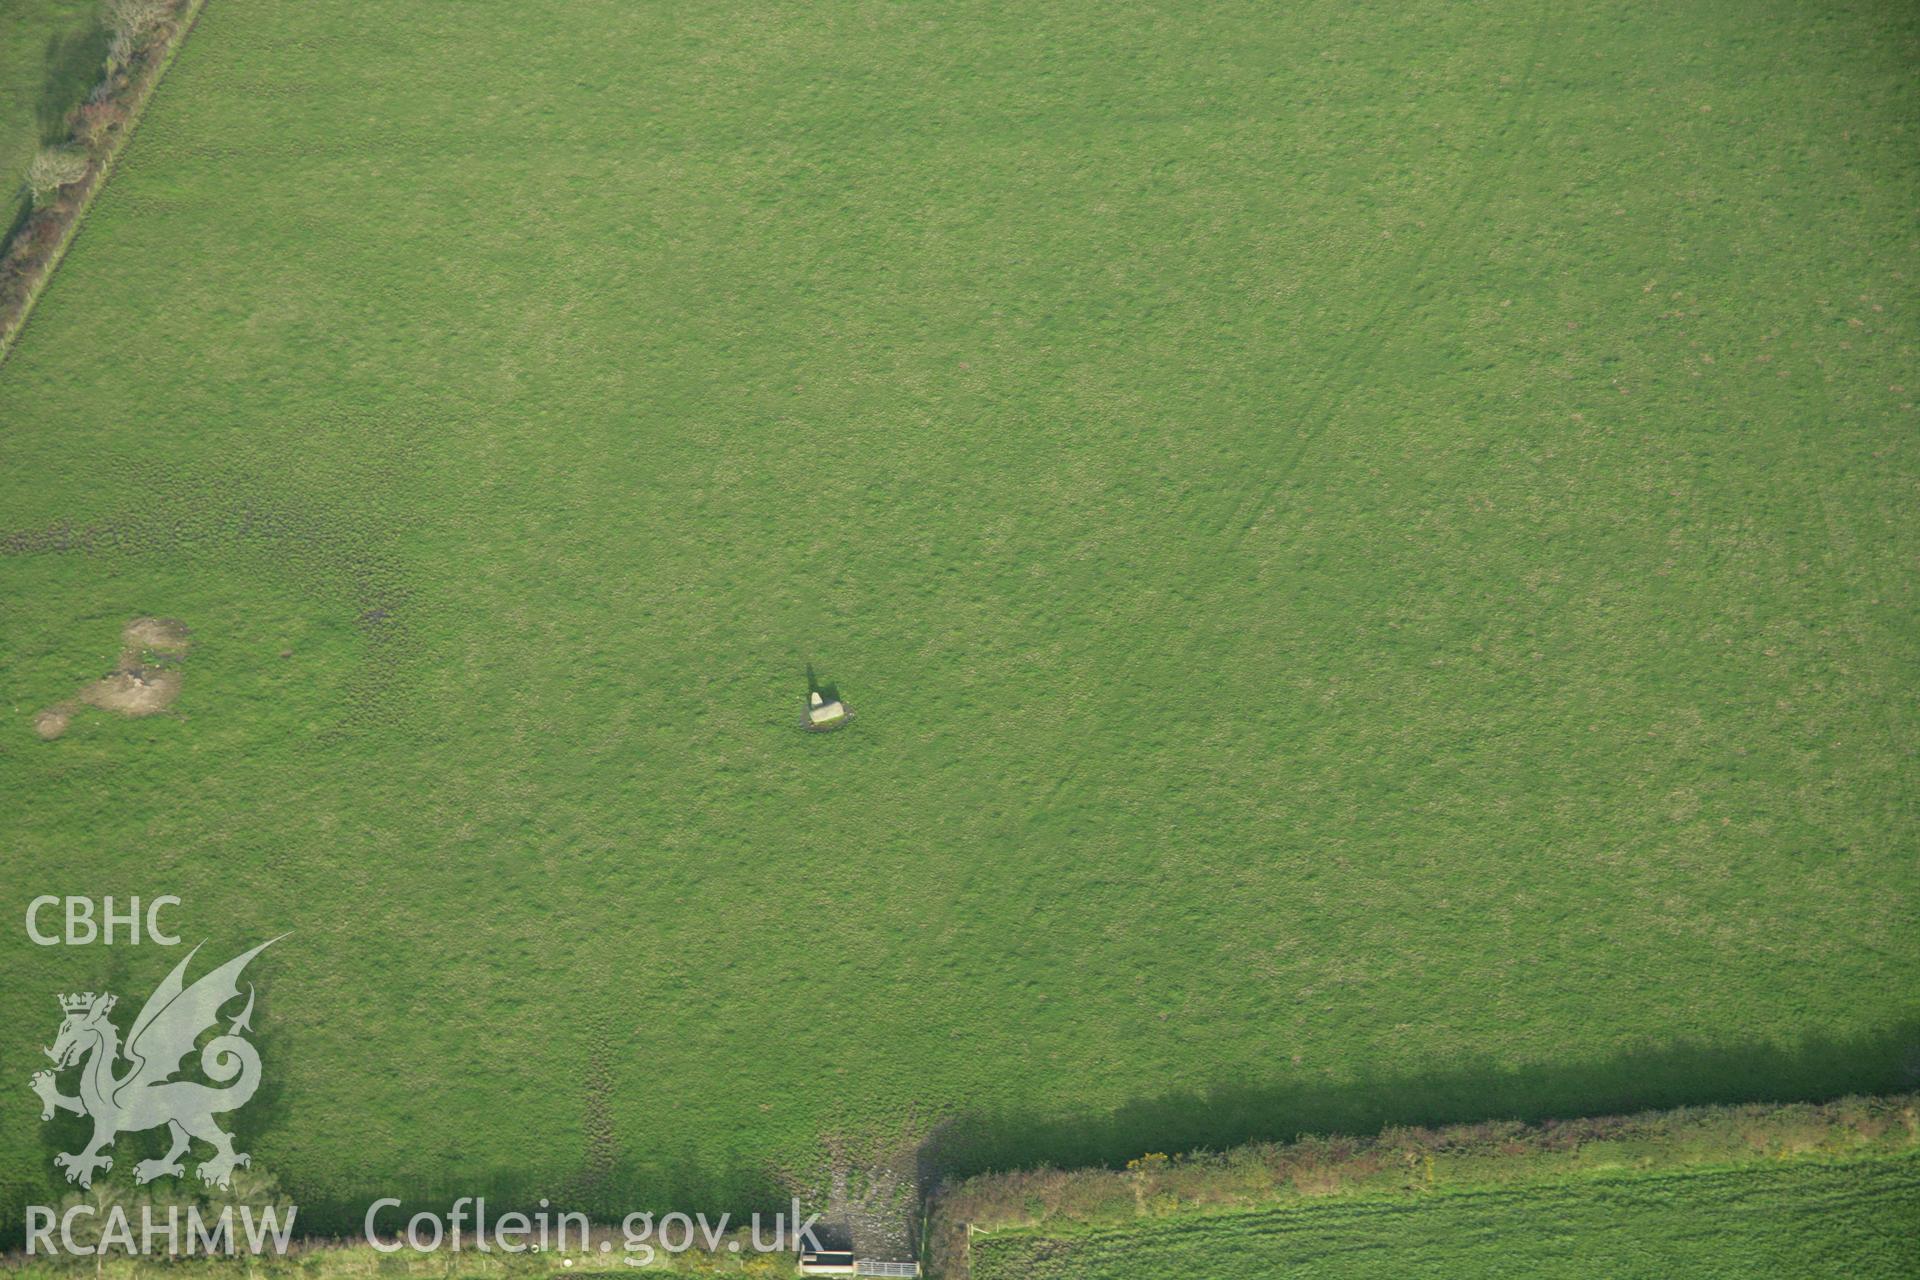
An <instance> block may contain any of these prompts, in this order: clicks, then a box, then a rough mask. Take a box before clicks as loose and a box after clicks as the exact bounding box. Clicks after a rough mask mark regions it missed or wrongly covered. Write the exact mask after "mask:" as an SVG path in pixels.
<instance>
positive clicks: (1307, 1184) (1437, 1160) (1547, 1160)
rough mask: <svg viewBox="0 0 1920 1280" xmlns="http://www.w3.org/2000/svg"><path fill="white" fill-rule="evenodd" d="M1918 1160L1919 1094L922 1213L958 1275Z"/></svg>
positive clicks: (1161, 1157)
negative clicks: (1723, 1175)
mask: <svg viewBox="0 0 1920 1280" xmlns="http://www.w3.org/2000/svg"><path fill="white" fill-rule="evenodd" d="M1916 1151H1920V1094H1897V1095H1891V1096H1886V1097H1850V1098H1843V1099H1841V1100H1839V1101H1837V1102H1829V1103H1822V1104H1806V1103H1802V1104H1792V1105H1782V1106H1764V1105H1750V1106H1714V1107H1683V1108H1679V1109H1677V1110H1672V1111H1649V1112H1640V1113H1637V1114H1633V1115H1619V1116H1597V1117H1589V1118H1583V1119H1576V1120H1556V1121H1547V1122H1544V1123H1540V1124H1522V1123H1519V1122H1517V1121H1516V1122H1500V1121H1489V1122H1484V1123H1480V1124H1461V1125H1448V1126H1446V1127H1443V1128H1418V1127H1415V1128H1406V1127H1395V1128H1388V1129H1386V1130H1384V1131H1382V1132H1381V1133H1380V1134H1378V1135H1376V1136H1374V1137H1367V1138H1346V1137H1339V1136H1332V1137H1302V1138H1299V1139H1296V1140H1295V1141H1292V1142H1262V1143H1252V1144H1249V1145H1247V1146H1242V1147H1235V1148H1233V1149H1231V1150H1228V1151H1224V1152H1206V1151H1198V1152H1191V1153H1187V1154H1184V1155H1173V1156H1169V1155H1166V1154H1163V1153H1159V1152H1154V1153H1149V1154H1147V1155H1144V1156H1141V1157H1140V1158H1138V1159H1135V1160H1130V1161H1128V1162H1127V1167H1126V1168H1125V1169H1123V1170H1122V1169H1072V1170H1062V1169H1035V1170H1029V1171H1024V1172H1017V1173H996V1174H982V1175H980V1176H978V1177H973V1178H969V1179H967V1180H965V1181H964V1182H960V1183H957V1184H954V1185H952V1186H949V1187H943V1188H940V1189H939V1190H938V1191H936V1193H935V1194H934V1195H933V1197H932V1198H931V1200H930V1203H929V1206H928V1214H927V1221H928V1231H927V1236H928V1239H927V1258H928V1262H929V1264H930V1266H929V1271H930V1273H931V1274H933V1275H937V1276H945V1277H965V1276H967V1275H968V1274H969V1263H968V1259H969V1246H970V1242H971V1241H972V1239H974V1238H975V1236H976V1235H977V1234H980V1233H998V1232H1009V1233H1033V1234H1039V1235H1047V1236H1072V1235H1075V1234H1078V1233H1082V1232H1087V1231H1093V1230H1099V1229H1107V1228H1113V1227H1117V1226H1123V1225H1125V1224H1128V1223H1135V1222H1140V1221H1143V1220H1152V1219H1171V1218H1176V1217H1180V1218H1184V1217H1190V1216H1196V1215H1207V1214H1226V1213H1238V1212H1245V1211H1250V1210H1259V1209H1272V1208H1277V1207H1283V1206H1286V1205H1290V1204H1292V1205H1303V1204H1306V1203H1309V1202H1312V1201H1315V1200H1322V1199H1326V1198H1330V1197H1342V1198H1396V1199H1405V1198H1409V1197H1419V1196H1423V1195H1430V1194H1435V1193H1447V1192H1455V1191H1465V1190H1487V1189H1494V1188H1499V1187H1513V1186H1518V1185H1526V1184H1543V1183H1567V1182H1575V1181H1581V1180H1585V1179H1589V1178H1604V1177H1609V1176H1612V1177H1620V1176H1635V1175H1640V1174H1649V1173H1658V1174H1670V1173H1675V1172H1689V1171H1705V1170H1708V1169H1725V1168H1738V1167H1739V1166H1742V1165H1752V1164H1756V1163H1763V1162H1777V1161H1781V1160H1801V1159H1824V1160H1829V1161H1833V1160H1855V1159H1862V1158H1875V1157H1882V1156H1897V1155H1902V1154H1912V1153H1914V1152H1916Z"/></svg>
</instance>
